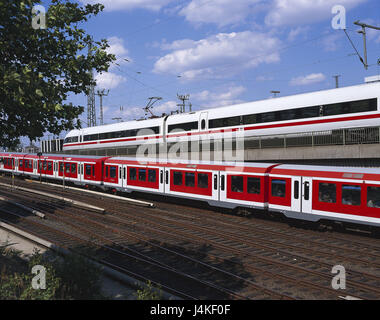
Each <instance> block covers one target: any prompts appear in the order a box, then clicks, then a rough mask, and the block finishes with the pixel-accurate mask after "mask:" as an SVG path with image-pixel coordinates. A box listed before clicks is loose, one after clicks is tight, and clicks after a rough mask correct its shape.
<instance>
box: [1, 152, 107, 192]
mask: <svg viewBox="0 0 380 320" xmlns="http://www.w3.org/2000/svg"><path fill="white" fill-rule="evenodd" d="M0 157H1V158H2V159H3V160H2V163H3V164H2V165H3V168H2V169H3V171H5V172H12V171H13V172H14V173H16V174H20V175H25V176H28V177H31V178H44V179H55V180H65V181H67V182H73V183H75V184H78V185H95V186H103V165H104V161H105V160H106V159H107V157H93V156H70V155H62V156H60V155H56V154H46V155H35V154H20V153H14V154H12V153H2V154H0Z"/></svg>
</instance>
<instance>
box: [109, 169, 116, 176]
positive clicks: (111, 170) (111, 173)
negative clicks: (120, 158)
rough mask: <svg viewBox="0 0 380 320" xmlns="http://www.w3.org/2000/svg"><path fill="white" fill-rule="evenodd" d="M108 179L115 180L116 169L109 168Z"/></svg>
mask: <svg viewBox="0 0 380 320" xmlns="http://www.w3.org/2000/svg"><path fill="white" fill-rule="evenodd" d="M110 178H116V167H110Z"/></svg>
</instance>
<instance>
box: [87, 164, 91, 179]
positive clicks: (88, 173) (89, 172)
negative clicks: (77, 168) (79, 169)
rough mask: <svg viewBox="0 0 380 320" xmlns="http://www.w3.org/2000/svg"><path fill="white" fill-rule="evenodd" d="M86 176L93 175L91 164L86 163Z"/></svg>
mask: <svg viewBox="0 0 380 320" xmlns="http://www.w3.org/2000/svg"><path fill="white" fill-rule="evenodd" d="M86 176H91V165H89V164H86Z"/></svg>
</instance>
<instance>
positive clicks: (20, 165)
mask: <svg viewBox="0 0 380 320" xmlns="http://www.w3.org/2000/svg"><path fill="white" fill-rule="evenodd" d="M23 166H24V164H23V161H22V160H21V159H20V164H19V167H20V168H22V167H23Z"/></svg>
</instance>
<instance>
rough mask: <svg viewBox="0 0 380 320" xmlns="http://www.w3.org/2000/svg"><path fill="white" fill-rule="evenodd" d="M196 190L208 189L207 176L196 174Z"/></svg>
mask: <svg viewBox="0 0 380 320" xmlns="http://www.w3.org/2000/svg"><path fill="white" fill-rule="evenodd" d="M198 188H203V189H207V188H208V174H206V173H198Z"/></svg>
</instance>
